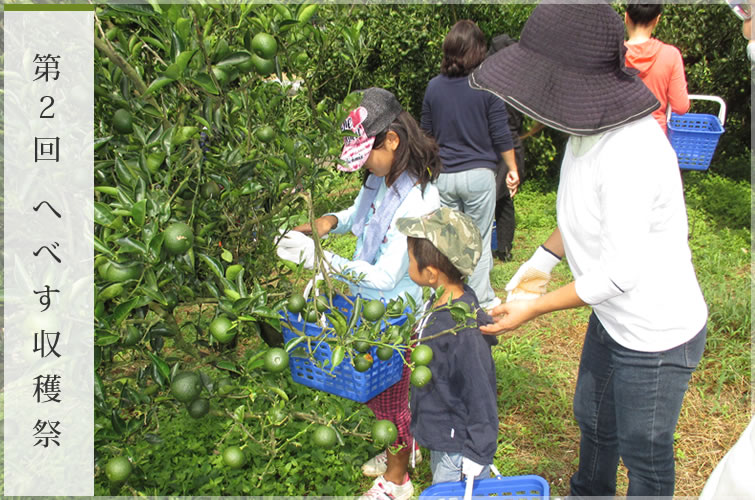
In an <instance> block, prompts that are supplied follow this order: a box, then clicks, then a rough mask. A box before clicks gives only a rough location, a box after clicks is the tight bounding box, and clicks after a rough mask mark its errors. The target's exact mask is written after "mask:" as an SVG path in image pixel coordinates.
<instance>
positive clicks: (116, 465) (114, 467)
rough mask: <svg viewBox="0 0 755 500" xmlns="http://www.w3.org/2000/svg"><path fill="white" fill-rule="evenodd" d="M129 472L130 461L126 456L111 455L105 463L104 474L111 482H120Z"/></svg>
mask: <svg viewBox="0 0 755 500" xmlns="http://www.w3.org/2000/svg"><path fill="white" fill-rule="evenodd" d="M130 474H131V462H129V461H128V458H126V457H122V456H121V457H113V458H111V459H110V460H109V461H108V463H107V464H106V465H105V475H106V476H107V478H108V480H109V481H110V482H111V483H122V482H123V481H125V480H126V479H127V478H128V476H129V475H130Z"/></svg>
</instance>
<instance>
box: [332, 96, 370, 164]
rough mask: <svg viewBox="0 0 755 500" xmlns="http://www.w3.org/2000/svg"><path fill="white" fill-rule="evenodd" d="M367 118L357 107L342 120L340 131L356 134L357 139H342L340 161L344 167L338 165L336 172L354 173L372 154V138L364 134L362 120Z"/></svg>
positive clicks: (363, 109) (365, 112)
mask: <svg viewBox="0 0 755 500" xmlns="http://www.w3.org/2000/svg"><path fill="white" fill-rule="evenodd" d="M366 118H367V110H366V109H365V108H364V107H361V106H360V107H358V108H356V109H355V110H354V111H352V112H351V113H349V117H348V118H346V120H344V122H343V125H342V126H341V130H344V131H345V130H350V131H352V132H354V133H355V134H357V137H344V138H343V150H342V151H341V159H342V160H343V161H344V162H346V165H338V167H337V168H338V170H341V171H342V172H355V171H357V170H359V169H360V168H361V167H362V165H364V163H365V162H366V161H367V158H368V157H369V156H370V153H371V152H372V145H373V144H374V143H375V138H374V137H368V136H367V134H365V132H364V126H363V125H362V123H364V120H365V119H366Z"/></svg>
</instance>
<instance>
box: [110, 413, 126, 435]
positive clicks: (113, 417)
mask: <svg viewBox="0 0 755 500" xmlns="http://www.w3.org/2000/svg"><path fill="white" fill-rule="evenodd" d="M110 423H111V425H112V426H113V430H114V431H115V432H116V434H119V435H123V434H124V433H125V432H126V422H124V421H123V419H122V418H121V416H120V415H118V410H117V409H116V408H113V411H112V413H111V414H110Z"/></svg>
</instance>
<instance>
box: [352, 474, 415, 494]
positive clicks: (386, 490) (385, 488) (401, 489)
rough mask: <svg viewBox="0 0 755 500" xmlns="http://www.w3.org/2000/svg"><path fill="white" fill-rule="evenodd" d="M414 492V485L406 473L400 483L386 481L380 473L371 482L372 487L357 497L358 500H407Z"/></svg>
mask: <svg viewBox="0 0 755 500" xmlns="http://www.w3.org/2000/svg"><path fill="white" fill-rule="evenodd" d="M413 494H414V486H412V482H411V481H409V474H407V475H406V482H405V483H404V484H402V485H398V484H396V483H392V482H390V481H386V480H385V478H384V477H383V476H382V475H381V476H379V477H378V478H377V479H375V482H374V483H372V488H370V489H369V490H367V492H366V493H365V494H364V495H362V496H361V497H359V500H372V499H377V500H409V499H410V498H411V497H412V495H413Z"/></svg>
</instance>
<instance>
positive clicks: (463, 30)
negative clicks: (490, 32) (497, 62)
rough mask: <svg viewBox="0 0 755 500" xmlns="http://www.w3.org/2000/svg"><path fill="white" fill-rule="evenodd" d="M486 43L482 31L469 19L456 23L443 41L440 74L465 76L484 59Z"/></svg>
mask: <svg viewBox="0 0 755 500" xmlns="http://www.w3.org/2000/svg"><path fill="white" fill-rule="evenodd" d="M486 51H487V41H486V40H485V34H484V33H483V32H482V30H481V29H480V28H479V27H478V26H477V25H476V24H475V23H474V21H470V20H469V19H462V20H461V21H459V22H457V23H456V24H454V25H453V27H452V28H451V31H449V32H448V34H447V35H446V38H445V39H444V40H443V60H442V61H441V63H440V72H441V73H442V74H444V75H446V76H450V77H456V76H467V75H468V74H469V73H471V72H472V70H473V69H475V68H476V67H477V66H479V65H480V63H481V62H482V60H483V59H485V52H486Z"/></svg>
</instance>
